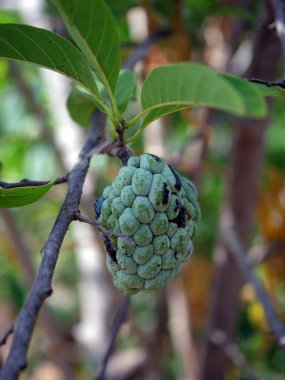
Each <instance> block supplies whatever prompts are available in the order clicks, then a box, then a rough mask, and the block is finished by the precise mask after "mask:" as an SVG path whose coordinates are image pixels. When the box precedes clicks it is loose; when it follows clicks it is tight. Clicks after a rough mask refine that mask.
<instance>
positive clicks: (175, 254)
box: [174, 252, 177, 260]
mask: <svg viewBox="0 0 285 380" xmlns="http://www.w3.org/2000/svg"><path fill="white" fill-rule="evenodd" d="M174 257H175V260H177V252H174Z"/></svg>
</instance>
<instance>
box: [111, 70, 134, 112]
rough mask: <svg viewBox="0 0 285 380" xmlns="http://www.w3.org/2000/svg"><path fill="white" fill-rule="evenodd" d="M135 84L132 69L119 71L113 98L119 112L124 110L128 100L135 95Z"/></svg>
mask: <svg viewBox="0 0 285 380" xmlns="http://www.w3.org/2000/svg"><path fill="white" fill-rule="evenodd" d="M136 85H137V82H136V77H135V74H134V72H133V71H132V70H127V69H123V70H121V71H120V75H119V80H118V84H117V87H116V91H115V100H116V103H117V105H118V109H119V112H120V113H123V112H124V111H125V109H126V108H127V105H128V102H129V100H130V99H131V98H132V97H133V96H134V95H135V92H136Z"/></svg>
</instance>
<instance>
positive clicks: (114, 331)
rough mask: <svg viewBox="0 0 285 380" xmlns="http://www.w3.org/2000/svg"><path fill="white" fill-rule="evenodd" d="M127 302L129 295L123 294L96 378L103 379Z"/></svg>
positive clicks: (125, 312) (126, 309) (124, 315)
mask: <svg viewBox="0 0 285 380" xmlns="http://www.w3.org/2000/svg"><path fill="white" fill-rule="evenodd" d="M129 303H130V296H125V297H124V299H123V302H122V303H121V305H120V307H119V310H118V312H117V315H116V317H115V321H114V323H113V327H112V334H111V339H110V343H109V345H108V348H107V351H106V353H105V355H104V358H103V360H102V365H101V368H100V370H99V374H98V375H97V376H96V380H104V379H105V373H106V368H107V365H108V362H109V360H110V358H111V354H112V352H113V349H114V346H115V342H116V339H117V336H118V333H119V331H120V328H121V326H122V324H123V322H124V321H125V319H126V315H127V311H128V307H129Z"/></svg>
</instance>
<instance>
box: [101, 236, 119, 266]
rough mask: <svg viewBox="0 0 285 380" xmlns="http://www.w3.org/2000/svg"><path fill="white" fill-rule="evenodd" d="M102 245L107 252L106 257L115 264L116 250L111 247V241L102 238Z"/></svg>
mask: <svg viewBox="0 0 285 380" xmlns="http://www.w3.org/2000/svg"><path fill="white" fill-rule="evenodd" d="M104 244H105V247H106V251H107V252H108V255H109V256H110V258H111V260H112V262H113V263H117V262H118V261H117V258H116V250H115V248H114V247H113V245H112V243H111V241H110V240H109V239H108V238H107V237H104Z"/></svg>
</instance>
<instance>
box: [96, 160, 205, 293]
mask: <svg viewBox="0 0 285 380" xmlns="http://www.w3.org/2000/svg"><path fill="white" fill-rule="evenodd" d="M95 212H96V216H97V219H98V221H99V223H100V224H101V225H102V226H103V227H104V228H106V229H108V230H110V231H112V232H119V233H125V234H126V235H127V236H128V237H129V238H124V237H117V236H112V237H104V240H105V246H106V249H107V252H108V255H107V258H106V261H107V267H108V269H109V271H110V272H111V274H112V277H113V282H114V284H115V286H116V287H117V288H118V289H119V290H121V291H122V292H124V293H127V294H135V293H137V292H138V291H151V290H156V289H160V288H162V287H163V286H164V285H165V283H166V282H167V281H168V280H170V279H172V278H174V277H176V276H177V275H178V274H179V273H180V272H181V267H182V262H183V261H186V260H188V259H189V257H190V255H191V254H192V251H193V243H192V239H193V238H194V235H195V233H196V225H197V221H198V220H199V218H200V208H199V204H198V202H197V191H196V188H195V186H194V185H193V183H192V182H191V181H190V180H188V179H186V178H185V177H182V176H180V175H179V174H178V173H177V172H176V171H175V170H174V169H173V168H172V167H171V166H170V165H168V164H167V163H166V162H165V161H164V160H163V159H161V158H159V157H157V156H154V155H152V154H147V153H146V154H142V155H141V156H139V157H136V156H134V157H130V158H129V160H128V163H127V165H126V166H123V167H122V168H121V169H120V171H119V174H118V176H117V177H116V178H115V179H114V181H113V182H112V184H111V185H110V186H107V187H106V188H105V189H104V191H103V197H101V198H100V199H99V200H98V201H97V202H96V203H95Z"/></svg>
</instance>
